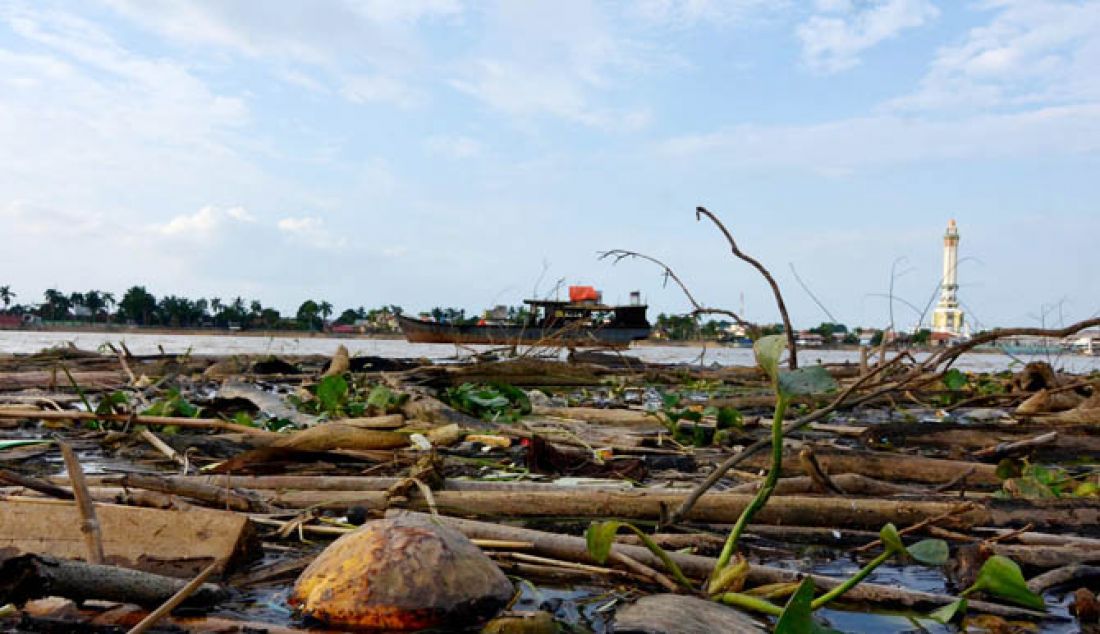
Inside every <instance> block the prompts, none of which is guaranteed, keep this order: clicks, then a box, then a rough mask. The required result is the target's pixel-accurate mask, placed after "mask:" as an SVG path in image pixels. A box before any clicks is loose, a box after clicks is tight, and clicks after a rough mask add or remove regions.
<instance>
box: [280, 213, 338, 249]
mask: <svg viewBox="0 0 1100 634" xmlns="http://www.w3.org/2000/svg"><path fill="white" fill-rule="evenodd" d="M275 226H276V227H278V229H279V231H281V232H282V233H283V234H284V235H286V236H287V237H288V238H290V239H291V240H293V241H294V242H297V243H299V244H304V245H306V246H309V247H313V248H315V249H341V248H343V247H345V246H347V243H348V241H347V239H346V238H344V237H337V236H335V235H333V234H332V233H331V232H330V231H329V230H328V228H327V227H326V226H325V221H324V220H322V219H321V218H318V217H316V216H302V217H300V218H294V217H288V218H283V219H281V220H279V222H277V223H276V225H275Z"/></svg>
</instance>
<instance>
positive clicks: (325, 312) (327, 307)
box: [317, 301, 332, 321]
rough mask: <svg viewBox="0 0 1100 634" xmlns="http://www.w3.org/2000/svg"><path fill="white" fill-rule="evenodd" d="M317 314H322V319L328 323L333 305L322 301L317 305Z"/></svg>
mask: <svg viewBox="0 0 1100 634" xmlns="http://www.w3.org/2000/svg"><path fill="white" fill-rule="evenodd" d="M317 312H319V313H321V319H323V320H325V321H328V318H329V315H331V314H332V304H330V303H328V302H326V301H322V302H321V303H320V304H317Z"/></svg>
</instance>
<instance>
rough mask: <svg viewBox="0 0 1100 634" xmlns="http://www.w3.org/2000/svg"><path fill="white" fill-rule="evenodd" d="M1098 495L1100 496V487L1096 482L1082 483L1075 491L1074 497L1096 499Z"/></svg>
mask: <svg viewBox="0 0 1100 634" xmlns="http://www.w3.org/2000/svg"><path fill="white" fill-rule="evenodd" d="M1097 494H1100V485H1097V484H1096V483H1095V482H1082V483H1081V484H1078V485H1077V486H1076V488H1074V489H1073V495H1074V497H1079V498H1087V497H1096V495H1097Z"/></svg>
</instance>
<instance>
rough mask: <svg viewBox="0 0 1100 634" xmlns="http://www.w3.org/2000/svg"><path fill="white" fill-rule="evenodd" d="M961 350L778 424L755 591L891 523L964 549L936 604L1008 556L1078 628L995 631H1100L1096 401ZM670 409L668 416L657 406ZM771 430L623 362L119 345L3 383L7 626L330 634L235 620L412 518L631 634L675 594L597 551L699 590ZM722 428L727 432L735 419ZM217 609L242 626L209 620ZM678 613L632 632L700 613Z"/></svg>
mask: <svg viewBox="0 0 1100 634" xmlns="http://www.w3.org/2000/svg"><path fill="white" fill-rule="evenodd" d="M1088 325H1089V322H1085V325H1080V324H1079V325H1077V326H1076V327H1077V328H1078V329H1080V328H1084V327H1086V326H1088ZM978 343H980V342H978ZM973 345H977V344H976V343H975V344H973ZM972 347H973V346H972V345H971V344H965V345H963V346H957V347H955V348H949V349H946V350H942V351H939V352H936V353H933V354H932V355H931V356H925V357H924V358H923V359H922V360H919V361H918V360H917V359H915V358H914V357H913V356H910V355H909V354H908V353H906V352H904V351H900V352H899V351H885V350H884V351H883V352H882V353H881V354H880V355H878V356H877V357H875V356H872V357H871V358H869V359H866V360H865V362H864V363H861V364H859V365H843V366H834V367H829V368H827V370H828V371H829V372H830V374H832V375H833V376H834V377H835V378H836V379H837V381H838V382H839V386H840V388H839V390H837V391H834V392H833V393H830V394H825V395H821V396H813V397H804V398H802V399H801V400H800V401H798V402H797V403H796V407H795V408H794V409H793V410H792V411H794V412H795V413H794V414H793V415H792V416H790V417H788V420H787V422H786V424H785V426H786V430H787V435H786V442H785V446H784V459H783V464H782V472H781V477H780V479H779V481H778V485H777V486H776V489H775V491H774V496H773V497H772V498H771V499H770V501H769V502H768V503H767V505H766V506H765V507H764V508H763V509H762V510H761V511H760V512H759V513H758V514H757V515H756V516H755V517H754V518H753V523H752V524H751V525H750V526H749V528H748V531H747V533H746V538H745V539H744V540H743V545H742V548H743V550H744V552H745V554H746V555H747V556H748V558H749V561H750V563H751V566H750V568H749V572H748V575H747V579H746V587H749V588H752V587H760V586H771V585H773V584H779V585H787V586H789V585H790V584H791V583H792V582H796V581H798V580H799V579H800V578H801V577H802V576H803V575H804V574H806V573H808V572H810V571H808V570H799V568H798V563H799V562H805V561H806V560H805V559H803V558H801V557H800V554H801V553H803V552H805V550H806V548H807V547H810V546H817V547H818V548H816V549H815V552H819V553H820V552H828V553H831V557H833V558H839V559H855V560H860V559H864V558H867V557H869V556H870V555H873V554H874V549H875V548H876V547H878V546H879V544H878V543H877V540H878V530H879V529H880V528H881V527H882V526H883V525H885V524H889V523H892V524H894V525H896V526H897V527H898V528H899V529H901V531H900V532H901V533H902V535H904V536H906V538H907V539H909V538H916V537H920V536H931V537H937V538H940V539H944V540H947V541H948V542H949V543H950V544H951V558H950V561H949V563H948V564H947V566H946V567H945V569H944V576H945V579H946V580H947V586H946V587H947V588H948V589H951V588H955V589H961V588H965V587H967V586H968V585H969V584H970V582H972V581H973V577H974V575H975V574H976V572H977V570H978V569H979V567H980V565H981V563H982V562H983V561H984V560H985V559H987V558H988V557H990V556H992V555H1003V556H1007V557H1009V558H1011V559H1012V560H1014V561H1015V562H1017V563H1018V564H1019V565H1020V566H1021V567H1023V569H1024V571H1025V572H1026V573H1027V574H1028V577H1029V582H1028V585H1029V587H1030V588H1031V589H1032V590H1033V591H1034V592H1036V593H1039V594H1044V593H1045V594H1046V595H1047V596H1048V597H1050V598H1051V599H1053V601H1052V603H1054V604H1056V605H1065V604H1072V611H1071V612H1072V615H1071V613H1067V612H1066V611H1064V610H1058V609H1051V610H1048V611H1046V612H1042V611H1037V610H1035V609H1031V608H1025V607H1020V606H1016V605H1011V604H1008V603H1002V602H998V601H996V600H993V598H992V597H981V596H980V595H975V596H974V597H971V598H972V599H973V600H971V601H970V604H969V613H970V614H971V616H975V617H976V616H978V615H983V616H982V618H984V619H987V620H986V621H985V623H986V624H987V625H988V623H989V622H990V621H988V619H1002V620H1003V621H1004V622H1005V623H1007V622H1009V621H1012V622H1016V621H1021V620H1027V621H1032V622H1033V623H1035V624H1036V625H1037V626H1038V627H1039V628H1043V627H1045V626H1046V624H1053V625H1052V627H1054V628H1055V629H1057V628H1058V627H1064V624H1065V622H1066V620H1067V619H1072V618H1076V619H1079V620H1080V623H1081V627H1084V628H1087V627H1093V625H1092V624H1093V623H1095V620H1096V591H1097V588H1098V581H1100V534H1098V533H1100V529H1098V528H1097V527H1098V526H1100V498H1097V489H1098V488H1100V487H1098V486H1097V484H1098V483H1100V481H1098V477H1100V474H1098V472H1097V471H1096V464H1097V457H1098V456H1100V392H1098V391H1097V389H1096V388H1097V386H1098V384H1097V379H1096V377H1085V376H1071V375H1064V374H1060V373H1058V372H1057V371H1055V370H1054V369H1053V368H1051V367H1050V366H1049V365H1046V364H1041V363H1036V364H1030V365H1028V366H1027V367H1026V368H1023V369H1022V370H1021V371H1019V372H1016V373H1011V374H1010V373H1005V374H1002V375H989V376H973V375H971V376H966V375H960V374H959V373H955V372H952V370H951V366H952V364H953V363H954V361H955V360H956V359H958V357H959V356H960V355H962V354H964V353H966V352H967V351H968V350H969V349H971V348H972ZM327 377H340V378H341V379H342V382H343V384H344V385H345V386H347V387H346V389H347V390H348V394H350V395H351V396H347V395H345V396H342V397H341V398H344V399H345V400H344V401H342V403H343V404H342V405H340V406H338V407H335V408H331V407H328V405H326V404H325V403H320V401H323V400H324V399H326V398H328V396H326V395H325V394H322V393H321V392H322V391H323V390H320V391H319V386H320V385H321V384H322V383H324V382H325V380H326V378H327ZM463 385H489V386H498V388H499V389H500V390H502V391H505V392H507V393H513V392H514V391H515V390H519V391H520V392H521V393H522V394H523V395H524V396H523V397H522V400H524V401H525V403H524V407H522V408H519V409H518V410H517V411H511V412H510V413H509V415H507V416H505V415H499V416H496V417H494V416H493V415H481V416H478V417H475V416H473V415H471V414H470V413H466V412H463V411H460V410H459V409H457V408H456V407H455V406H452V404H455V403H456V401H455V400H454V399H453V398H451V397H450V396H448V395H450V394H453V393H454V388H457V387H460V386H463ZM324 389H327V388H324ZM449 390H450V391H449ZM368 393H369V394H371V395H372V396H371V397H370V398H369V399H368V398H366V395H367V394H368ZM673 393H675V394H678V395H679V401H678V402H677V403H676V404H675V405H672V404H670V403H671V401H667V400H662V399H661V398H660V396H661V395H668V394H673ZM341 394H343V393H341ZM356 394H357V395H359V396H362V397H363V398H362V399H361V400H362V401H363V402H362V403H359V402H358V401H355V399H356V398H359V396H355V395H356ZM375 394H378V395H381V396H379V398H378V399H377V400H376V399H375V398H374V395H375ZM655 395H656V397H655ZM368 400H369V401H371V403H370V404H369V405H364V403H366V402H367V401H368ZM360 405H361V406H362V407H360ZM774 405H775V397H774V396H773V395H772V394H771V392H770V391H769V390H768V388H767V382H766V380H765V377H764V375H763V373H762V372H761V371H760V369H759V368H752V367H742V368H706V367H697V366H694V367H693V366H654V365H647V364H644V363H641V362H639V361H637V360H635V359H631V358H629V357H624V356H618V355H592V354H589V355H577V356H576V357H575V358H573V359H572V360H570V361H568V362H563V361H556V360H554V361H547V360H539V359H533V358H523V357H521V358H517V359H508V360H503V361H490V362H477V363H453V364H446V365H436V364H431V363H427V362H419V361H412V360H391V359H377V358H349V357H348V355H347V353H346V351H343V350H342V351H340V352H338V353H337V354H336V355H335V356H334V357H333V358H331V359H328V358H319V357H295V358H270V357H265V358H259V357H231V358H229V357H225V358H216V357H199V356H190V355H183V356H181V355H170V354H162V355H155V356H145V357H141V356H135V355H132V354H130V353H129V352H128V351H127V350H125V349H124V348H123V347H120V349H118V350H114V351H106V352H101V353H97V352H87V351H80V350H74V349H56V350H50V351H45V352H43V353H40V354H36V355H26V356H13V357H6V358H0V606H6V607H0V615H3V616H0V628H2V627H7V628H9V629H13V630H16V629H36V630H38V631H42V630H43V629H48V628H54V629H53V630H52V631H67V630H66V628H69V629H73V628H81V629H86V630H88V631H95V630H96V628H100V629H102V631H119V628H122V629H124V630H127V629H128V630H129V631H146V630H147V629H148V628H152V630H149V631H153V630H155V629H156V628H162V629H164V628H168V629H171V628H183V629H184V630H187V631H242V630H241V628H245V627H249V628H257V629H258V630H262V631H270V632H282V631H299V630H297V629H295V628H301V627H310V626H311V625H315V624H310V623H304V622H302V621H301V620H296V618H295V617H293V616H291V617H288V618H286V619H283V620H282V621H281V622H277V623H272V622H269V621H270V620H271V617H270V614H267V613H265V616H264V618H263V619H261V620H262V621H268V622H257V621H249V620H247V619H248V617H249V614H248V612H247V610H245V609H243V608H240V607H239V606H241V605H243V603H242V602H241V601H240V598H241V596H242V593H243V595H245V596H246V595H247V593H248V592H249V591H250V590H251V589H255V588H261V587H266V588H286V587H289V586H290V584H291V583H292V582H293V580H294V579H295V578H296V577H297V576H298V575H299V573H301V571H302V570H303V569H305V568H306V566H307V565H308V564H309V563H310V562H311V561H312V560H313V559H314V557H315V556H316V554H317V546H316V545H315V544H316V543H317V542H326V541H327V540H331V539H334V538H336V537H339V536H340V535H343V534H346V533H348V532H351V531H353V530H355V526H357V525H359V524H362V523H363V522H365V521H368V520H370V519H373V518H383V517H386V518H408V517H419V516H421V515H425V516H428V517H430V518H434V519H433V521H435V522H436V523H439V524H442V525H445V526H448V527H450V528H453V529H455V530H457V531H458V532H460V533H461V534H463V535H465V536H466V537H467V538H468V539H470V540H471V541H472V542H473V543H474V544H475V545H477V546H478V547H480V548H481V549H482V551H484V552H485V553H487V554H488V555H489V556H490V557H491V558H492V560H493V561H494V562H495V563H496V565H497V566H498V567H499V568H500V569H501V570H503V571H504V572H505V573H507V574H508V575H510V576H511V577H512V578H513V579H515V578H522V579H527V580H530V581H531V582H533V583H534V584H536V585H543V586H546V585H549V586H557V587H563V586H564V587H572V586H583V587H593V586H597V587H604V588H608V589H613V590H615V592H614V593H613V594H612V595H609V596H612V597H615V601H613V602H611V604H610V605H611V607H612V608H613V609H610V610H608V611H607V613H606V614H605V615H604V616H603V617H601V618H603V620H601V621H599V622H598V623H587V624H586V623H580V624H578V623H574V624H573V625H574V626H576V625H580V626H589V627H598V628H602V627H606V626H607V625H608V623H610V622H611V621H612V620H613V617H612V615H613V614H614V613H615V612H616V611H618V612H620V613H621V617H622V618H621V619H619V620H618V621H617V623H618V624H617V625H616V626H615V627H617V631H635V630H632V629H631V628H635V627H641V626H637V625H632V623H634V622H635V621H636V620H637V619H638V618H639V617H638V614H637V613H635V614H633V615H631V613H630V611H629V610H627V609H626V608H625V607H623V606H626V605H627V604H629V603H631V602H632V601H633V600H635V599H637V598H638V597H639V596H640V595H643V594H653V593H669V592H675V591H677V586H676V585H675V584H673V583H670V581H669V578H668V575H667V571H666V570H665V569H664V567H663V564H662V562H661V560H660V559H659V558H658V557H657V556H655V555H654V554H653V553H652V552H651V551H650V550H649V549H647V548H645V547H643V546H642V545H640V543H639V541H638V538H637V537H636V536H634V535H628V534H624V535H622V536H620V537H619V538H618V543H617V545H616V546H615V547H614V549H613V550H612V555H611V557H610V558H609V559H608V560H607V561H606V562H604V563H602V564H601V563H597V562H596V560H594V559H593V557H592V555H591V554H590V552H589V549H588V547H587V545H586V542H585V539H584V537H583V532H584V529H585V527H586V526H587V525H588V523H589V522H590V521H595V520H601V519H609V518H617V519H625V520H631V521H633V522H634V523H635V524H636V525H637V526H639V527H644V528H645V529H646V532H647V533H648V534H649V535H650V537H651V538H652V540H653V541H655V542H656V543H657V544H659V545H660V546H662V547H663V548H665V549H666V550H667V551H668V552H669V553H670V557H671V558H672V559H673V560H674V561H675V562H676V563H677V564H678V565H679V567H680V568H681V569H682V571H683V573H684V574H685V575H686V576H687V577H689V578H691V579H697V580H701V579H705V578H706V577H707V575H709V574H710V573H711V570H712V569H713V567H714V557H715V556H716V555H717V553H718V551H719V550H720V549H721V547H722V544H723V541H724V535H725V533H726V532H727V531H728V527H729V525H730V524H732V523H734V522H735V521H736V520H737V519H738V517H739V515H740V514H741V511H742V510H743V509H744V507H745V506H746V505H747V504H748V503H749V501H750V500H751V499H752V497H753V496H754V494H755V492H756V490H757V488H759V486H760V483H761V480H762V473H763V471H764V470H766V469H767V467H768V457H767V453H768V452H767V451H761V449H766V448H767V447H768V446H769V443H770V440H769V439H770V432H769V422H770V416H771V410H772V408H773V407H774ZM326 408H327V409H326ZM684 412H691V415H688V416H683V414H684ZM716 412H721V413H722V415H719V414H717V413H716ZM729 412H736V414H737V417H736V422H735V423H733V424H730V423H729V422H728V421H723V420H720V419H724V418H728V417H727V416H725V415H726V414H728V413H729ZM475 413H476V412H475ZM482 414H484V413H482ZM1059 465H1061V466H1059ZM1040 468H1042V470H1040ZM814 581H815V585H816V587H817V588H819V589H828V588H831V587H834V586H836V585H837V584H838V583H840V581H839V580H838V579H835V578H833V577H830V576H828V575H814ZM425 583H431V579H430V577H429V578H428V579H425ZM517 588H518V587H517ZM517 591H518V589H517ZM954 598H955V597H954V596H952V595H951V594H950V593H949V592H943V591H940V592H930V591H925V590H921V589H918V588H907V587H903V586H901V585H895V584H890V585H886V584H878V583H869V582H864V583H861V584H859V585H857V586H855V587H854V588H853V589H852V590H850V591H848V592H847V593H846V594H844V595H843V598H842V602H841V605H839V606H833V607H839V608H842V609H850V610H856V611H864V610H878V611H883V612H886V611H893V612H896V611H898V610H902V611H906V612H908V613H911V614H918V613H925V612H928V611H930V610H933V609H935V608H938V607H942V606H944V605H946V604H949V603H951V602H952V601H953V600H954ZM780 603H781V601H780ZM226 605H232V606H235V607H234V612H235V614H234V615H233V617H232V618H230V616H226V615H225V613H224V612H225V611H224V610H223V612H222V613H221V614H219V615H217V616H214V615H212V613H211V612H210V610H212V609H214V610H216V609H217V608H218V607H219V606H222V607H223V608H224V606H226ZM639 605H642V604H639ZM668 605H669V606H670V607H666V608H662V607H661V604H659V603H650V604H645V606H646V609H648V610H654V611H656V612H660V611H661V610H662V609H666V610H668V609H678V610H682V609H684V607H683V605H681V604H678V603H675V602H673V603H670V604H668ZM619 608H623V609H621V610H620V609H619ZM707 609H710V608H709V607H708V608H707ZM242 610H243V611H242ZM722 610H727V611H732V610H733V609H732V608H726V607H724V606H722ZM533 612H534V611H531V610H528V611H526V612H524V611H519V610H512V611H510V612H505V613H503V614H502V615H500V616H499V617H498V620H496V621H493V622H492V623H491V624H490V625H489V626H488V628H489V630H488V631H519V630H515V629H501V628H508V627H520V625H517V624H519V623H522V624H524V625H523V627H527V628H529V629H526V630H522V631H556V627H557V626H556V625H555V620H554V619H555V617H556V618H562V615H561V614H549V615H548V614H541V615H540V614H536V613H533ZM704 613H706V610H702V611H700V612H699V613H698V615H703V614H704ZM487 616H491V615H487ZM642 618H643V620H645V621H646V622H648V623H649V624H650V625H651V626H653V624H654V623H659V622H661V617H660V615H659V614H658V615H654V614H653V613H650V612H646V613H645V616H644V617H642ZM699 618H701V619H703V618H704V617H703V616H699ZM714 618H719V617H717V616H716V617H714ZM754 618H755V617H754ZM631 619H635V621H632V620H631ZM704 621H705V619H704ZM1059 622H1061V623H1062V624H1063V625H1057V623H1059ZM714 623H716V622H712V623H711V627H716V626H715V625H714ZM767 624H768V621H766V620H764V619H763V618H756V620H755V621H754V620H752V619H747V620H746V621H745V622H744V624H743V627H744V628H747V629H746V631H750V630H751V629H754V628H763V627H765V626H767ZM681 625H682V626H683V627H687V626H686V625H683V623H681ZM653 627H656V626H653ZM700 627H704V628H705V627H707V626H706V625H705V624H704V625H700ZM112 628H113V629H112ZM233 628H237V629H233ZM493 628H496V629H493ZM538 628H542V629H538ZM165 631H168V630H165ZM173 631H179V630H178V629H176V630H173ZM250 631H252V630H250ZM637 631H651V630H637Z"/></svg>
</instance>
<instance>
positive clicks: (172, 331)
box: [0, 324, 405, 340]
mask: <svg viewBox="0 0 1100 634" xmlns="http://www.w3.org/2000/svg"><path fill="white" fill-rule="evenodd" d="M0 332H26V333H33V332H51V333H66V332H71V333H73V334H81V333H110V334H120V335H124V334H130V335H192V336H207V337H261V338H265V339H267V338H272V337H280V338H285V339H305V338H308V339H382V340H392V339H404V338H405V336H404V335H402V334H401V333H368V334H360V333H343V332H318V331H315V330H314V331H310V330H229V329H228V328H169V327H162V326H119V325H117V324H88V325H86V326H73V325H66V326H64V327H62V328H49V327H38V328H3V329H0Z"/></svg>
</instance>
